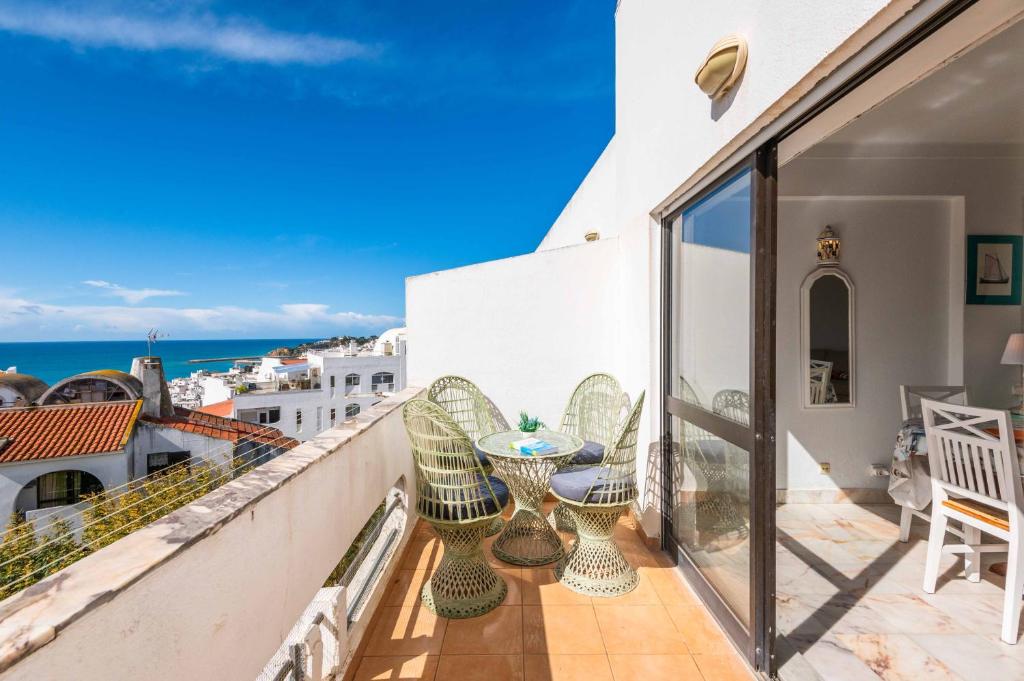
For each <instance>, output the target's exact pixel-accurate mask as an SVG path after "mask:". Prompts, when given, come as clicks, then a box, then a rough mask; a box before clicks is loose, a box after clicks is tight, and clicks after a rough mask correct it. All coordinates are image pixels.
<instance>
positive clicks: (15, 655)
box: [0, 389, 418, 681]
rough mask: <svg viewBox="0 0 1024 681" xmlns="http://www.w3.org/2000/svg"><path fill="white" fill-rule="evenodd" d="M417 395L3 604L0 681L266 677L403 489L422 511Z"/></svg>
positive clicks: (370, 606)
mask: <svg viewBox="0 0 1024 681" xmlns="http://www.w3.org/2000/svg"><path fill="white" fill-rule="evenodd" d="M417 392H418V391H416V390H414V389H410V390H406V391H404V392H403V393H401V394H399V395H396V396H395V397H392V398H390V399H388V400H385V401H384V402H382V403H380V404H378V405H376V406H375V407H373V408H371V409H369V410H367V411H366V412H364V413H363V414H361V415H360V416H359V417H358V419H357V420H356V421H355V422H354V423H352V424H346V426H345V427H343V428H337V429H334V430H331V431H328V432H326V433H324V434H323V435H322V436H321V437H319V438H317V439H315V440H313V441H310V442H306V443H303V444H302V445H300V446H299V447H297V448H295V449H293V450H291V451H290V452H288V453H286V454H284V455H283V456H281V457H279V458H277V459H275V460H273V461H271V462H270V463H267V464H265V465H263V466H261V467H259V468H258V469H257V470H255V471H253V472H251V473H249V474H247V475H245V476H243V477H241V478H239V479H238V480H235V481H233V482H230V483H228V484H227V485H225V486H223V487H221V488H220V489H218V490H216V491H214V492H213V493H211V494H209V495H207V496H205V497H203V498H202V499H200V500H199V501H197V502H195V503H193V504H191V505H189V506H187V507H185V508H183V509H180V510H178V511H176V512H175V513H172V514H171V515H169V516H167V517H166V518H163V519H161V520H160V521H158V522H156V523H153V524H152V525H149V526H148V527H145V528H143V529H142V530H139V531H138V532H135V533H134V534H131V535H129V536H128V537H126V538H124V539H122V540H120V541H118V542H116V543H114V544H112V545H110V546H108V547H106V548H104V549H102V550H100V551H98V552H96V553H94V554H92V555H90V556H88V557H87V558H85V559H83V560H81V561H79V562H77V563H75V564H74V565H72V566H70V567H68V568H66V569H65V570H63V571H61V572H59V573H57V574H55V575H52V576H51V577H49V578H47V579H46V580H43V581H42V582H40V583H39V584H37V585H35V586H33V587H32V588H31V589H30V590H28V591H25V592H22V593H21V594H19V595H17V596H14V597H12V598H9V599H7V600H6V601H3V603H2V604H0V641H2V643H0V679H2V680H3V681H11V680H14V679H19V680H20V679H26V680H27V679H33V680H34V679H75V680H76V681H93V680H95V681H109V680H110V679H111V678H121V679H147V680H148V681H162V680H167V681H177V680H179V679H190V680H195V681H198V680H202V679H211V680H213V679H218V680H219V679H252V678H255V677H256V676H257V674H258V673H259V672H260V670H261V669H262V668H263V666H264V665H265V664H266V663H267V661H268V660H269V659H270V658H271V656H272V655H273V654H274V652H275V651H276V650H277V649H278V647H279V646H280V644H281V642H282V641H283V640H284V637H285V636H287V634H288V632H289V630H290V629H291V628H292V626H293V625H294V624H295V622H296V621H297V619H298V618H299V617H300V615H301V614H302V612H303V611H304V609H305V608H306V606H307V604H309V602H310V601H311V600H312V599H313V597H314V596H315V595H316V594H317V592H318V590H319V589H320V587H321V586H322V585H323V582H324V580H325V579H326V577H327V576H328V575H329V573H330V572H331V570H332V569H333V568H334V567H335V565H336V564H337V563H338V561H339V560H340V559H341V557H342V556H343V555H344V553H345V551H346V550H347V549H348V547H349V546H350V545H351V543H352V541H353V539H354V538H355V536H356V534H357V533H358V532H359V530H360V529H361V527H362V526H363V524H364V523H365V522H366V520H367V519H368V518H369V517H370V514H371V513H372V512H373V510H374V509H375V508H376V507H377V505H378V504H380V502H381V501H382V500H383V499H384V498H385V496H387V495H389V494H391V493H392V490H393V486H394V485H395V483H396V481H399V480H403V481H404V489H405V491H406V493H407V494H408V497H407V508H411V507H412V506H413V505H414V504H415V498H414V497H415V483H414V472H413V465H412V456H411V454H410V451H409V446H408V440H407V438H406V435H405V429H404V426H403V424H402V417H401V407H402V405H403V403H404V402H405V401H406V400H408V399H409V398H410V397H412V396H414V395H415V394H416V393H417ZM412 526H413V523H412V522H409V523H406V525H405V532H404V535H403V538H402V541H401V543H400V545H399V547H398V550H399V551H401V549H402V548H403V546H404V544H405V542H407V541H408V537H409V535H410V533H411V531H412ZM394 565H395V564H394V562H393V561H392V563H391V564H390V565H389V566H388V568H387V570H385V573H384V575H382V580H381V582H380V583H378V587H377V589H376V590H375V591H374V592H373V593H372V594H371V596H370V598H369V601H368V603H367V607H366V608H365V610H364V612H367V613H372V612H373V611H374V609H375V608H376V606H377V603H379V600H380V598H381V596H382V592H383V586H384V584H386V582H387V579H389V576H390V571H391V570H393V569H394ZM367 619H368V617H362V618H360V619H359V620H358V621H357V622H355V623H354V624H353V625H352V628H351V629H350V630H349V634H348V641H349V645H350V646H352V647H354V646H356V645H357V644H358V641H359V638H360V637H361V636H362V634H363V633H365V626H366V620H367Z"/></svg>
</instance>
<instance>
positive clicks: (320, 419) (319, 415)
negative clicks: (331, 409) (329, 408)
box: [316, 407, 324, 433]
mask: <svg viewBox="0 0 1024 681" xmlns="http://www.w3.org/2000/svg"><path fill="white" fill-rule="evenodd" d="M323 429H324V408H323V407H317V408H316V432H318V433H319V432H320V431H321V430H323Z"/></svg>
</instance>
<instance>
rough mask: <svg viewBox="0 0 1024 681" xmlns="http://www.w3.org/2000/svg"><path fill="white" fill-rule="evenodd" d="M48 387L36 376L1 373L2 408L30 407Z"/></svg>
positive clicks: (0, 393) (0, 397)
mask: <svg viewBox="0 0 1024 681" xmlns="http://www.w3.org/2000/svg"><path fill="white" fill-rule="evenodd" d="M48 387H49V386H47V385H46V383H44V382H43V381H41V380H39V379H38V378H36V377H35V376H30V375H28V374H16V373H3V372H0V407H21V406H28V405H30V404H32V403H33V402H35V401H36V400H38V399H39V397H40V396H42V394H43V393H45V392H46V389H47V388H48Z"/></svg>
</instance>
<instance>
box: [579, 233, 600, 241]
mask: <svg viewBox="0 0 1024 681" xmlns="http://www.w3.org/2000/svg"><path fill="white" fill-rule="evenodd" d="M583 238H584V239H585V240H586V241H597V240H598V239H600V238H601V235H600V233H598V232H597V231H592V232H587V233H586V234H584V235H583Z"/></svg>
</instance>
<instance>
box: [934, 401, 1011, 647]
mask: <svg viewBox="0 0 1024 681" xmlns="http://www.w3.org/2000/svg"><path fill="white" fill-rule="evenodd" d="M921 415H922V417H923V419H924V429H925V435H926V437H927V438H928V461H929V464H930V466H931V481H932V519H931V522H932V526H931V531H930V532H929V534H928V554H927V556H928V557H927V562H926V563H925V570H924V590H925V591H926V592H927V593H935V584H936V582H937V580H938V577H939V564H940V562H941V559H942V554H943V552H949V553H962V554H963V555H964V573H965V574H966V576H967V580H968V581H971V582H978V581H980V580H981V554H982V553H993V552H1006V553H1007V558H1008V561H1007V568H1006V591H1005V593H1004V594H1003V626H1002V634H1001V638H1002V640H1003V641H1004V642H1005V643H1010V644H1015V643H1017V630H1018V627H1019V624H1020V613H1021V598H1022V597H1024V509H1022V508H1021V503H1024V490H1022V488H1021V479H1020V462H1019V461H1018V459H1017V446H1016V443H1015V442H1014V437H1013V424H1012V423H1011V421H1010V414H1009V412H1006V411H1000V410H998V409H980V408H978V407H966V406H958V405H951V404H946V403H943V402H936V401H934V400H927V399H925V400H921ZM950 520H956V521H959V522H960V523H961V525H962V526H963V534H964V537H963V543H962V544H945V537H946V529H947V525H948V524H949V521H950ZM982 533H985V534H989V535H992V536H994V537H997V538H998V539H1001V540H1003V541H1004V542H1006V544H982V540H981V535H982Z"/></svg>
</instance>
